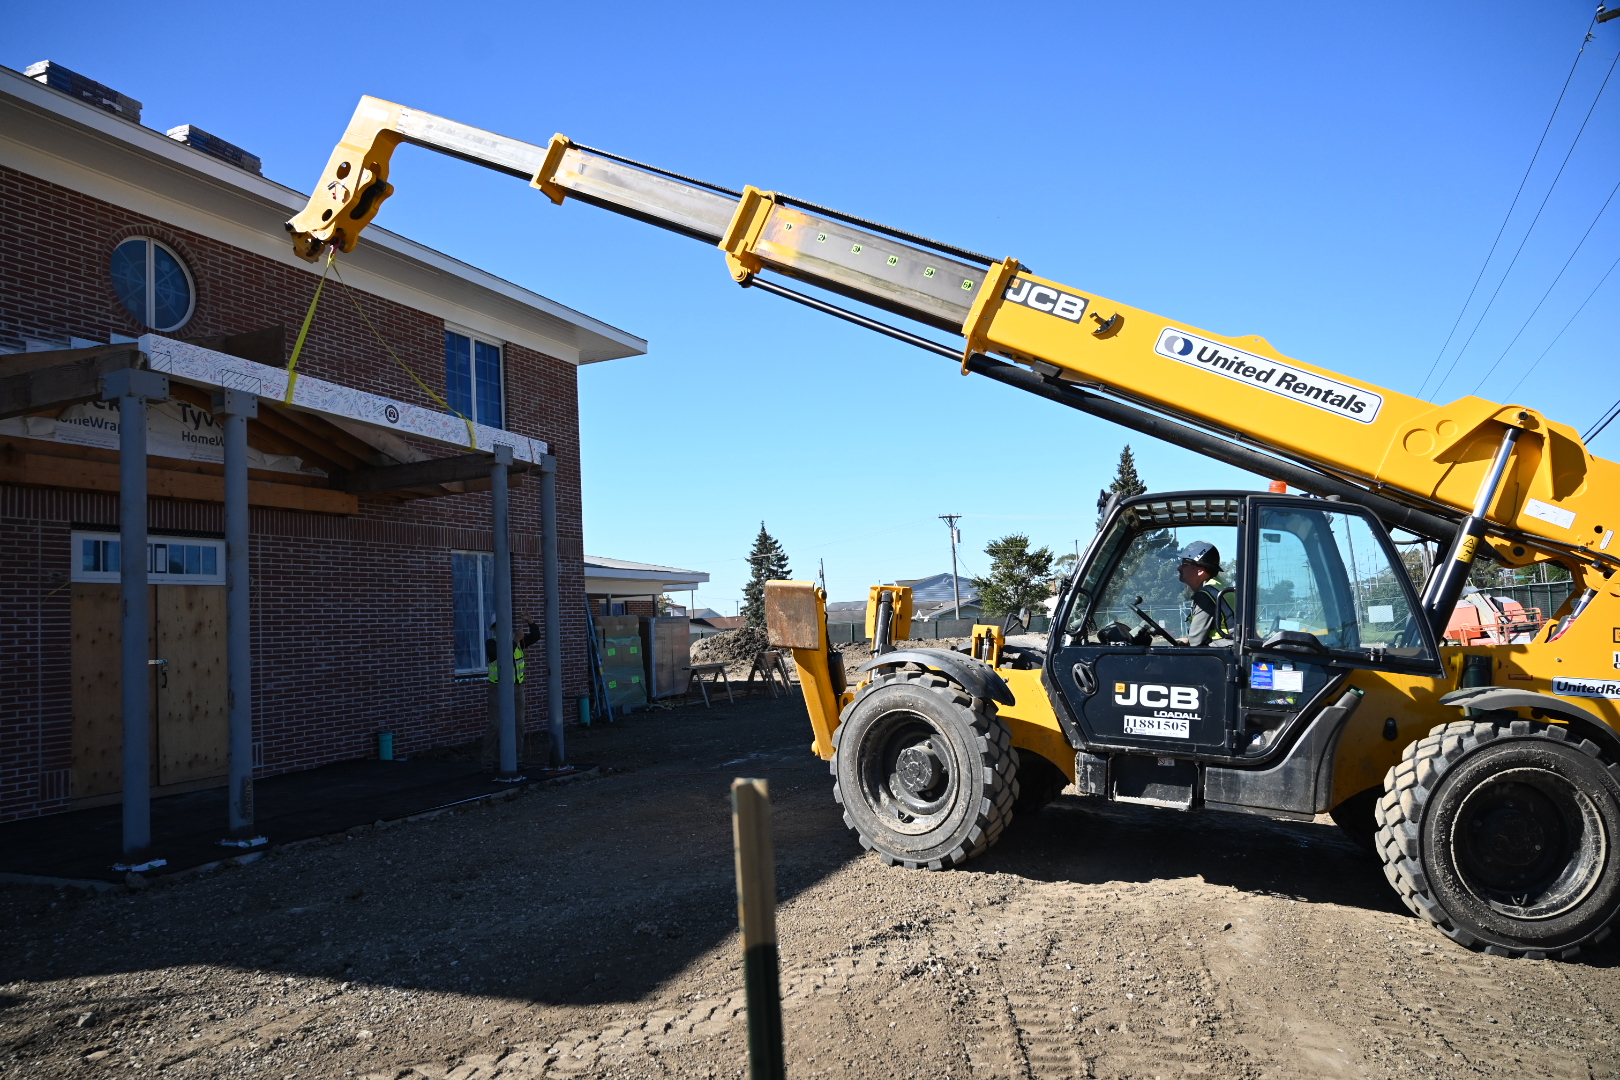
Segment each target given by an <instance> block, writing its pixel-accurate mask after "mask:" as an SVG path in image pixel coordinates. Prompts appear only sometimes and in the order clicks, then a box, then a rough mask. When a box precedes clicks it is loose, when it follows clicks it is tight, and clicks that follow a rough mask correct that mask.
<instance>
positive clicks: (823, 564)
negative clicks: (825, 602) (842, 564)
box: [816, 559, 827, 595]
mask: <svg viewBox="0 0 1620 1080" xmlns="http://www.w3.org/2000/svg"><path fill="white" fill-rule="evenodd" d="M816 562H817V563H818V564H819V566H820V570H819V571H817V573H816V576H817V577H819V578H820V579H821V591H822V593H823V594H824V595H825V593H826V592H827V560H826V559H817V560H816Z"/></svg>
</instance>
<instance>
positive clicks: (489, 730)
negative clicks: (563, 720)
mask: <svg viewBox="0 0 1620 1080" xmlns="http://www.w3.org/2000/svg"><path fill="white" fill-rule="evenodd" d="M539 640H540V627H539V625H538V624H537V623H535V621H534V620H533V619H530V620H529V628H528V629H527V630H525V631H524V632H523V636H522V637H521V638H520V637H518V636H517V634H515V633H514V634H513V635H512V672H513V674H514V675H515V676H516V678H515V680H514V681H515V682H516V683H517V685H516V686H514V687H513V688H512V690H513V697H514V698H515V699H516V704H515V706H514V708H513V710H512V711H513V715H514V716H516V717H517V752H518V767H519V768H521V767H522V765H523V761H522V758H523V650H524V649H527V648H528V647H529V646H530V645H533V644H534V643H535V642H537V641H539ZM484 659H485V660H486V661H487V662H488V664H489V726H488V727H486V728H485V729H484V751H483V755H482V761H483V763H484V765H485V766H487V767H488V768H491V769H499V768H500V767H501V700H500V680H501V669H500V664H498V663H496V659H495V623H494V622H493V621H491V622H490V624H489V636H488V637H486V638H484Z"/></svg>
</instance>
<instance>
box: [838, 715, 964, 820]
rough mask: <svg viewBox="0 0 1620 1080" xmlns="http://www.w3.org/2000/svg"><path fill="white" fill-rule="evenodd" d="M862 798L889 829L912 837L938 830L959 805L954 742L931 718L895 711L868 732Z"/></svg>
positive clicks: (863, 750) (864, 744)
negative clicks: (953, 750) (951, 745)
mask: <svg viewBox="0 0 1620 1080" xmlns="http://www.w3.org/2000/svg"><path fill="white" fill-rule="evenodd" d="M857 760H858V761H859V763H860V766H859V767H860V787H861V796H862V798H863V799H865V801H866V805H867V806H868V807H870V808H871V810H872V812H873V813H874V814H876V815H877V816H878V817H879V818H880V819H881V820H882V821H883V822H884V824H885V825H886V826H887V827H888V828H890V829H893V830H895V831H896V832H901V833H907V834H911V835H916V834H921V833H926V832H930V831H932V830H934V829H935V828H938V827H939V825H940V823H941V822H943V821H945V820H946V819H947V818H948V817H949V816H950V811H951V808H952V806H953V805H954V802H955V800H954V797H953V796H954V794H955V789H956V778H957V775H958V769H957V766H956V762H955V761H954V758H953V755H952V753H951V748H950V743H949V741H948V740H947V739H946V738H945V736H944V735H943V734H942V733H941V732H940V731H939V730H938V729H937V728H935V727H934V725H933V724H932V723H930V722H929V721H928V719H927V718H926V717H923V716H920V715H919V714H917V713H914V712H909V711H906V710H896V711H895V712H891V713H889V714H887V715H886V716H884V717H882V718H881V719H879V720H878V721H877V722H876V723H874V724H873V725H872V726H871V727H870V728H868V729H867V731H866V736H865V738H864V739H863V740H862V742H861V748H860V754H859V757H858V759H857Z"/></svg>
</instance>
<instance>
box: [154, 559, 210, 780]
mask: <svg viewBox="0 0 1620 1080" xmlns="http://www.w3.org/2000/svg"><path fill="white" fill-rule="evenodd" d="M153 591H154V593H155V596H154V602H153V605H152V609H153V616H154V618H153V621H154V624H155V629H154V634H155V640H154V647H155V649H156V653H157V657H158V658H159V659H164V660H167V661H168V663H167V664H165V665H163V667H162V674H161V675H160V676H159V678H158V691H157V699H158V707H157V710H156V714H155V715H156V716H157V725H156V727H157V739H158V753H157V762H158V783H160V784H179V783H185V782H186V781H189V780H203V779H207V778H208V777H213V776H224V775H225V774H226V773H227V772H229V762H228V758H227V753H228V747H229V738H228V730H227V694H228V691H229V683H228V682H227V680H226V673H225V587H224V586H223V585H162V586H155V587H154V590H153Z"/></svg>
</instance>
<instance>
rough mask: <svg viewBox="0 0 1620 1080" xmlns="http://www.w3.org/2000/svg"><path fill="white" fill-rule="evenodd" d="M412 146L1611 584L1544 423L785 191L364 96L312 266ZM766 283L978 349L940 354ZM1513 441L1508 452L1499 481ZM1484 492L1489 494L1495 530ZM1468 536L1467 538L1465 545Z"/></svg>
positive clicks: (748, 277)
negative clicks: (1424, 391) (1441, 397)
mask: <svg viewBox="0 0 1620 1080" xmlns="http://www.w3.org/2000/svg"><path fill="white" fill-rule="evenodd" d="M401 142H410V143H414V144H416V145H419V146H424V147H427V148H428V149H431V150H437V151H439V152H441V153H446V154H451V155H453V156H456V157H460V158H464V159H466V160H468V161H471V162H474V163H475V164H479V165H483V166H486V167H488V168H492V169H496V170H498V171H500V172H505V173H508V174H510V175H512V176H516V177H519V178H521V179H525V180H528V181H529V183H530V185H531V186H533V187H536V188H538V189H539V190H540V191H542V192H544V193H545V194H546V195H547V196H548V197H549V198H550V199H551V200H552V201H553V202H555V203H562V202H563V201H564V200H566V199H574V200H577V201H580V202H586V203H590V204H591V205H594V206H599V207H601V208H603V209H606V210H611V211H613V212H614V213H618V214H622V215H624V216H627V217H632V218H636V219H637V220H640V221H644V222H647V223H648V224H651V225H656V226H658V227H659V228H663V229H668V230H670V231H672V232H677V233H681V234H682V235H685V236H690V237H693V238H694V239H697V240H702V241H705V242H707V243H712V244H714V245H716V246H717V247H719V248H720V249H721V250H722V251H723V252H724V253H725V258H726V263H727V265H728V267H729V269H730V271H731V275H732V278H733V279H734V280H735V281H737V282H738V283H740V284H742V285H745V286H754V287H757V288H762V289H765V290H766V291H769V292H772V293H776V294H777V295H780V296H784V297H787V298H789V299H792V300H795V301H797V302H799V303H802V304H806V305H808V306H810V307H812V308H815V309H817V310H820V311H823V312H825V313H827V314H830V315H833V316H835V317H837V318H841V319H845V320H847V321H850V322H854V323H857V324H859V325H862V326H865V327H868V328H869V329H872V330H875V331H877V332H879V333H883V334H886V335H888V336H890V337H894V338H897V339H899V340H902V341H906V342H908V343H910V344H913V345H916V346H918V347H920V348H924V349H927V350H929V351H931V352H935V353H939V354H941V355H944V356H949V357H951V358H952V359H953V360H958V361H960V362H961V364H962V370H963V373H964V374H966V373H968V372H976V373H978V374H982V375H985V376H988V377H990V378H992V379H995V380H997V381H998V382H1004V383H1007V384H1009V385H1012V386H1017V387H1019V388H1020V389H1023V390H1027V391H1029V392H1031V393H1035V394H1038V395H1040V396H1042V397H1045V398H1048V399H1050V400H1052V401H1056V402H1058V403H1060V404H1063V405H1067V406H1069V407H1071V408H1075V409H1078V410H1080V411H1082V412H1086V413H1089V414H1091V415H1094V416H1100V417H1103V418H1104V419H1108V420H1111V421H1113V422H1115V423H1118V424H1121V425H1123V426H1125V427H1128V428H1132V429H1134V430H1137V431H1141V432H1144V433H1146V434H1149V435H1152V436H1154V437H1156V438H1159V439H1163V440H1164V441H1166V442H1170V443H1174V444H1176V445H1178V446H1183V447H1186V448H1187V449H1191V450H1195V451H1197V452H1198V453H1201V454H1205V455H1207V456H1209V457H1212V458H1215V459H1217V460H1220V461H1224V462H1227V463H1229V464H1232V465H1235V466H1237V467H1239V468H1242V469H1245V470H1247V471H1250V472H1254V473H1258V474H1260V475H1263V476H1269V477H1271V478H1274V479H1278V480H1284V481H1286V482H1288V483H1289V484H1292V485H1294V486H1296V487H1298V488H1301V489H1302V490H1305V491H1310V492H1313V493H1315V494H1319V495H1323V496H1327V497H1332V498H1340V499H1343V500H1345V501H1351V502H1356V503H1359V504H1361V505H1364V506H1367V507H1368V508H1369V509H1371V510H1372V511H1373V512H1374V513H1376V514H1378V516H1380V517H1381V518H1383V519H1384V520H1385V521H1386V522H1387V523H1389V524H1390V525H1392V526H1398V527H1401V528H1404V529H1407V530H1408V531H1411V532H1414V533H1417V534H1419V535H1423V536H1428V537H1431V538H1435V539H1439V540H1442V541H1444V542H1446V543H1448V544H1449V545H1451V548H1452V552H1451V556H1452V560H1453V561H1463V562H1465V563H1466V562H1472V559H1473V556H1474V553H1475V550H1476V548H1477V545H1478V543H1479V542H1480V541H1479V539H1478V538H1479V537H1481V536H1483V542H1484V543H1486V544H1489V545H1490V546H1491V548H1493V549H1494V552H1495V554H1496V556H1497V558H1498V559H1500V560H1501V561H1502V562H1504V563H1506V564H1508V565H1526V564H1529V563H1532V562H1535V561H1538V560H1541V559H1546V558H1550V557H1559V558H1563V559H1565V560H1566V561H1567V560H1573V561H1574V562H1576V563H1578V564H1585V565H1587V566H1589V567H1592V568H1594V569H1598V570H1600V571H1601V572H1603V573H1604V574H1605V575H1607V573H1608V572H1610V571H1611V570H1612V569H1613V568H1614V567H1616V566H1620V558H1617V556H1620V548H1613V547H1611V541H1612V540H1613V537H1614V532H1613V530H1614V527H1615V520H1616V519H1617V518H1620V506H1617V505H1616V500H1617V493H1620V483H1617V481H1620V470H1617V466H1616V465H1615V463H1614V462H1610V461H1607V460H1605V459H1602V458H1598V457H1594V456H1593V455H1591V454H1590V453H1588V452H1587V450H1586V447H1585V446H1584V445H1583V443H1582V442H1581V439H1580V437H1579V435H1578V434H1577V433H1576V432H1575V431H1574V429H1572V428H1569V427H1567V426H1566V425H1563V424H1558V423H1554V422H1552V421H1549V420H1547V419H1546V418H1545V417H1543V416H1542V415H1541V414H1539V413H1537V412H1536V411H1535V410H1533V409H1525V408H1521V407H1519V406H1516V405H1501V404H1498V403H1495V402H1491V401H1486V400H1484V399H1482V398H1477V397H1465V398H1461V399H1459V400H1457V401H1454V402H1450V403H1448V404H1446V405H1441V406H1433V405H1430V404H1429V403H1428V402H1425V401H1421V400H1419V399H1417V398H1413V397H1408V396H1406V395H1404V394H1399V393H1396V392H1394V391H1392V390H1388V389H1386V388H1383V387H1379V386H1375V385H1373V384H1371V383H1366V382H1362V381H1360V380H1357V379H1354V378H1351V377H1348V376H1343V375H1337V374H1334V373H1332V372H1328V371H1326V370H1324V369H1321V368H1317V367H1314V366H1312V365H1310V364H1305V363H1301V362H1299V361H1296V360H1292V359H1289V358H1287V357H1285V356H1283V355H1282V354H1281V353H1279V352H1278V351H1277V350H1276V349H1274V348H1272V347H1271V345H1270V344H1269V343H1268V342H1266V341H1265V340H1264V339H1262V338H1259V337H1253V336H1250V337H1229V336H1223V335H1219V334H1214V333H1211V332H1209V331H1205V330H1201V329H1198V328H1196V327H1192V326H1189V325H1187V324H1185V323H1180V322H1176V321H1173V320H1168V319H1165V318H1164V317H1162V316H1158V315H1154V314H1152V313H1151V312H1147V311H1143V310H1141V309H1138V308H1133V307H1129V306H1127V305H1124V304H1119V303H1117V302H1115V301H1112V300H1108V299H1105V298H1103V297H1100V296H1098V295H1096V294H1095V293H1089V292H1083V291H1080V290H1076V289H1073V288H1070V287H1068V286H1065V285H1062V284H1060V283H1058V282H1055V281H1050V280H1047V279H1044V278H1040V277H1037V276H1035V275H1034V274H1032V273H1031V272H1030V271H1029V270H1028V269H1027V268H1026V267H1024V266H1023V265H1022V264H1021V263H1019V262H1018V261H1017V260H1015V259H1010V258H1009V259H1003V260H1000V261H996V260H994V259H991V258H989V257H987V256H984V255H979V254H976V253H974V252H972V251H967V250H964V249H961V248H956V247H952V246H950V245H947V244H941V243H938V242H936V241H933V240H929V239H927V238H925V237H921V236H916V235H913V234H910V233H906V232H902V231H900V230H897V229H891V228H888V227H886V226H883V225H879V224H876V223H873V222H870V221H865V220H863V219H860V218H856V217H852V216H850V215H848V214H843V213H840V212H838V211H836V210H830V209H827V208H826V207H822V206H817V205H815V204H813V203H808V202H804V201H802V200H798V199H794V198H790V197H788V196H786V195H782V194H780V193H776V192H768V191H762V190H759V189H757V188H754V187H745V188H743V189H742V190H741V191H734V190H731V189H728V188H722V187H717V186H715V185H712V184H706V183H703V182H701V181H697V180H692V179H690V178H688V177H683V176H679V175H677V174H675V173H671V172H666V171H664V170H661V169H657V168H654V167H652V166H649V165H643V164H640V163H638V162H634V161H631V160H629V159H627V158H622V157H618V156H615V155H613V154H608V153H605V152H603V151H600V150H593V149H591V148H589V147H584V146H579V145H576V144H575V143H573V142H572V141H570V140H569V139H567V138H565V137H563V136H561V135H556V136H553V138H552V139H551V141H550V142H549V143H547V144H545V145H537V144H534V143H526V142H522V141H520V140H517V139H512V138H508V137H506V136H503V135H497V134H495V133H493V132H489V131H484V130H481V129H479V128H474V127H469V126H467V125H465V124H458V123H456V122H454V121H451V120H446V119H444V118H443V117H439V116H433V115H431V114H429V113H423V112H420V111H418V110H414V109H408V108H405V107H403V106H400V105H396V104H393V103H390V102H386V101H381V100H379V99H376V98H371V97H366V98H362V99H361V101H360V104H359V107H358V108H357V109H356V110H355V114H354V117H353V119H352V120H351V121H350V124H349V128H348V130H347V131H346V132H345V133H344V137H343V141H342V142H340V143H339V144H338V146H337V148H336V149H335V150H334V151H333V153H332V157H331V159H330V160H329V161H328V163H327V167H326V171H325V173H324V175H323V176H322V178H321V182H320V184H319V185H318V187H317V188H316V191H315V194H314V195H313V196H312V197H311V199H310V202H309V205H308V206H307V207H306V208H305V209H304V210H303V211H302V212H301V213H299V214H298V215H297V216H296V217H294V218H293V219H292V220H290V221H289V222H288V223H287V228H288V230H289V231H290V232H291V233H292V234H293V241H294V245H295V248H296V250H297V252H298V254H299V255H300V256H302V257H303V258H305V259H309V260H314V259H315V258H317V257H318V256H319V255H320V253H321V252H322V250H323V249H326V248H327V247H333V248H336V249H339V250H342V251H345V252H347V251H352V250H354V246H355V243H356V242H357V241H358V239H359V236H360V232H361V230H362V229H364V228H365V226H366V225H367V224H368V223H370V221H371V220H372V218H374V217H375V216H376V213H377V210H378V208H379V207H380V206H381V204H382V202H383V200H384V199H386V198H387V197H388V196H389V195H390V194H392V192H393V188H392V186H391V185H390V184H389V183H388V169H389V160H390V157H391V156H392V154H393V151H394V148H395V147H396V146H398V145H399V144H400V143H401ZM469 212H470V211H469ZM765 272H771V273H774V274H778V275H781V276H784V277H788V278H795V279H798V280H800V281H804V282H808V283H810V284H812V285H816V286H818V287H820V288H822V289H825V290H828V291H830V292H833V293H837V294H840V295H843V296H847V297H851V298H853V299H856V300H859V301H861V302H862V303H864V304H867V305H870V306H872V307H876V308H880V309H883V310H885V311H888V312H891V313H893V314H895V315H899V316H902V317H904V318H907V319H911V320H913V321H915V322H918V323H920V324H922V325H924V326H927V327H931V328H933V329H935V330H942V331H947V332H950V333H953V334H957V335H960V336H961V337H962V338H964V339H965V343H964V344H963V345H962V346H961V347H952V346H948V345H944V344H941V343H940V342H938V341H935V340H932V339H930V338H928V337H925V336H923V335H920V334H916V333H912V332H910V331H907V330H904V329H901V328H899V327H895V326H891V325H889V324H887V323H884V322H882V321H880V320H877V319H873V318H871V317H868V316H866V315H862V314H859V313H857V312H854V311H850V310H847V309H845V308H842V307H839V306H838V305H836V304H834V303H830V302H829V301H827V300H824V299H820V298H818V297H814V296H811V295H808V294H805V293H802V292H799V291H797V290H794V289H791V288H789V287H787V286H785V285H782V284H780V283H779V282H776V281H773V280H769V279H767V278H764V277H762V276H761V275H762V274H763V273H765ZM1395 325H1398V323H1397V321H1396V320H1394V319H1392V318H1391V317H1390V316H1389V315H1388V314H1387V313H1380V316H1379V318H1378V321H1377V324H1376V325H1374V326H1370V327H1369V329H1368V331H1367V334H1368V340H1367V348H1369V349H1377V348H1384V347H1387V345H1386V342H1389V341H1390V340H1391V338H1393V337H1395V336H1396V334H1395V331H1392V330H1391V329H1390V327H1391V326H1395ZM1397 343H1398V342H1397ZM998 357H1000V358H1005V359H1000V358H998ZM1009 361H1010V362H1009ZM1099 391H1102V392H1099ZM1510 428H1511V429H1514V433H1513V435H1512V436H1511V437H1510V436H1509V435H1508V431H1509V429H1510ZM1504 441H1506V442H1507V444H1508V445H1509V446H1510V447H1511V450H1512V452H1511V455H1510V457H1509V458H1508V459H1506V460H1504V461H1502V462H1497V463H1496V464H1497V469H1496V471H1495V473H1494V475H1493V469H1492V466H1493V461H1495V459H1496V458H1497V457H1498V451H1499V449H1500V448H1501V447H1502V446H1503V444H1504ZM1481 492H1488V494H1489V497H1488V498H1487V499H1486V505H1485V507H1484V512H1483V513H1480V507H1479V506H1477V505H1476V504H1477V503H1478V502H1479V500H1480V498H1481ZM1463 523H1467V528H1465V529H1464V530H1463V531H1464V532H1466V533H1468V534H1471V535H1472V537H1474V539H1469V538H1468V537H1465V536H1462V535H1459V531H1458V527H1459V524H1463ZM1465 541H1466V542H1465Z"/></svg>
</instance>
